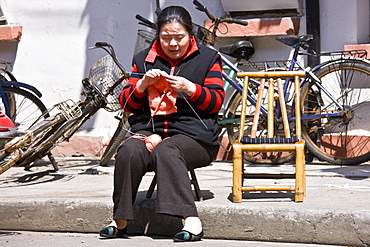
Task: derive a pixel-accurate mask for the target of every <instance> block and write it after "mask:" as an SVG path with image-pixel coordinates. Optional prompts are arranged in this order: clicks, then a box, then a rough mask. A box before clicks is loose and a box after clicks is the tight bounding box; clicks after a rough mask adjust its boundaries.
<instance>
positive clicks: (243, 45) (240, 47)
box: [219, 40, 254, 60]
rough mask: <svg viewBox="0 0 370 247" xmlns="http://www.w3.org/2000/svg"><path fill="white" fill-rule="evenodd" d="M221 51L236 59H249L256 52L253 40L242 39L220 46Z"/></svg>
mask: <svg viewBox="0 0 370 247" xmlns="http://www.w3.org/2000/svg"><path fill="white" fill-rule="evenodd" d="M219 51H220V52H222V53H224V54H226V55H229V56H232V57H235V58H236V59H242V58H244V59H246V60H248V59H249V58H250V57H251V56H252V55H253V54H254V47H253V44H252V43H251V42H249V41H247V40H240V41H238V42H236V43H234V44H232V45H227V46H222V47H220V48H219Z"/></svg>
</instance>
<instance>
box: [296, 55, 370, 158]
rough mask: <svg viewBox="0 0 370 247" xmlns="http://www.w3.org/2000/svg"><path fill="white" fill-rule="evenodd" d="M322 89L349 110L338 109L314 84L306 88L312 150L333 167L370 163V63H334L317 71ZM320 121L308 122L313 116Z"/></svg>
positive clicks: (306, 130) (305, 125)
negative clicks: (317, 115)
mask: <svg viewBox="0 0 370 247" xmlns="http://www.w3.org/2000/svg"><path fill="white" fill-rule="evenodd" d="M315 75H316V76H317V77H318V78H320V79H321V81H322V86H323V87H324V88H325V89H326V90H327V91H328V92H329V93H330V94H331V95H332V96H333V97H334V98H335V99H336V100H337V101H338V102H339V103H340V105H341V106H342V107H344V108H345V109H346V110H345V111H342V114H343V115H342V116H339V117H334V116H329V114H331V113H335V112H338V110H337V109H338V107H337V106H336V105H335V104H334V103H333V101H332V100H330V99H329V98H328V96H327V95H326V94H325V93H324V92H322V91H321V90H320V89H319V88H318V87H317V86H316V85H315V83H314V82H312V81H309V82H307V83H305V84H304V85H303V87H302V92H303V93H302V98H301V107H302V117H303V120H302V136H303V138H304V139H305V141H306V145H307V147H308V148H309V150H310V151H311V152H312V153H313V154H314V155H315V156H316V157H317V158H318V159H319V160H324V161H327V162H330V163H333V164H340V165H357V164H361V163H363V162H367V161H368V160H370V147H368V143H369V141H370V125H369V122H370V114H369V112H370V91H369V90H370V64H369V63H367V62H362V61H360V60H354V59H342V60H339V61H334V62H330V63H328V64H327V65H325V66H323V67H321V68H320V69H318V70H317V71H315ZM316 114H322V116H321V117H320V118H316V119H310V120H304V117H307V116H310V115H316Z"/></svg>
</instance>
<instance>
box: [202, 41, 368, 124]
mask: <svg viewBox="0 0 370 247" xmlns="http://www.w3.org/2000/svg"><path fill="white" fill-rule="evenodd" d="M207 46H208V47H209V48H211V49H213V50H216V49H215V48H214V47H213V46H212V45H210V44H208V45H207ZM219 55H220V56H221V59H222V62H223V63H225V64H226V66H227V68H228V69H229V70H231V71H232V72H234V73H238V72H240V71H241V70H240V69H238V68H237V67H236V66H235V65H234V64H233V63H232V62H231V61H229V60H228V59H227V58H226V57H225V56H224V55H223V54H222V53H219ZM299 55H300V51H299V47H297V48H294V52H293V55H292V60H291V64H290V66H289V68H288V70H289V71H293V70H294V68H295V66H298V67H299V68H300V69H302V70H305V71H306V73H307V76H306V78H305V79H304V80H303V81H302V82H301V85H303V84H304V83H306V82H307V80H309V79H311V80H312V81H313V82H314V83H315V85H316V86H317V87H318V88H319V89H320V90H321V92H322V93H323V94H325V95H326V96H327V97H329V98H330V100H331V101H332V102H333V103H334V104H335V105H336V106H337V109H338V111H337V112H330V113H326V114H316V115H309V116H301V119H302V120H313V119H318V118H322V117H324V116H329V117H341V116H342V113H341V111H343V110H344V108H343V106H342V105H341V104H340V103H339V102H338V101H337V99H335V98H334V97H333V96H332V95H331V93H330V92H328V91H327V90H326V89H325V88H324V87H323V86H322V85H321V81H320V80H319V79H318V78H317V77H316V76H315V75H314V72H315V71H316V70H318V69H320V68H321V67H323V66H325V65H327V64H328V63H333V62H335V61H340V60H342V59H344V58H336V59H331V60H329V61H326V62H323V63H321V64H319V65H317V66H315V67H314V68H313V69H312V70H311V69H310V68H305V67H304V66H303V65H302V64H301V63H300V62H299V61H298V57H299ZM351 59H356V60H360V61H363V59H361V58H353V57H352V58H351ZM222 76H223V78H224V79H225V80H226V81H227V83H229V84H230V85H231V86H232V87H233V88H234V89H235V90H237V91H238V92H239V93H240V94H241V93H242V86H241V85H240V84H239V83H238V82H237V81H235V80H234V79H233V78H231V77H230V76H229V75H228V74H227V73H226V72H224V71H223V72H222ZM249 82H250V83H252V84H254V85H257V86H258V85H259V84H260V83H259V81H257V80H255V79H253V78H250V79H249ZM290 86H291V80H290V79H286V80H285V83H284V85H283V93H284V95H285V96H287V95H288V94H287V92H288V89H289V87H290ZM247 100H248V101H249V102H250V103H251V104H252V105H254V106H255V105H256V100H255V99H254V98H253V97H252V96H250V95H249V94H248V98H247ZM293 104H294V102H293ZM293 109H294V108H293ZM261 113H262V114H264V115H266V116H267V109H266V108H265V107H263V106H261ZM292 115H294V112H292ZM275 117H276V118H277V119H279V117H280V108H279V107H277V112H276V113H275ZM288 120H289V121H295V117H290V118H288ZM236 121H239V119H223V120H220V121H219V123H220V124H226V123H232V122H236Z"/></svg>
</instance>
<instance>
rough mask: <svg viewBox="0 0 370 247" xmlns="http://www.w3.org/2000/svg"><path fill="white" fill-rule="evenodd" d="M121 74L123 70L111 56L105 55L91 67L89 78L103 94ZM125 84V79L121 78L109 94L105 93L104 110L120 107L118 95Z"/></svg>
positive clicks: (118, 108) (114, 109) (113, 109)
mask: <svg viewBox="0 0 370 247" xmlns="http://www.w3.org/2000/svg"><path fill="white" fill-rule="evenodd" d="M122 76H124V74H123V72H122V71H121V70H120V68H119V67H118V66H117V65H116V63H115V62H114V61H113V59H112V57H111V56H110V55H107V56H105V57H103V58H101V59H100V60H98V61H97V62H96V63H95V64H94V65H93V66H92V67H91V69H90V73H89V80H90V81H91V83H92V84H93V85H95V86H96V87H97V88H99V89H100V90H101V92H102V94H103V95H106V94H107V93H108V91H109V89H110V87H111V86H113V84H114V83H115V82H116V81H117V80H118V79H119V78H121V77H122ZM126 84H127V79H125V80H123V81H122V83H120V84H119V85H118V86H117V87H115V88H114V90H113V92H112V93H111V94H108V95H106V102H107V105H106V106H105V108H104V109H105V110H107V111H118V110H120V109H121V105H120V103H119V95H120V93H121V91H122V89H123V87H124V86H125V85H126Z"/></svg>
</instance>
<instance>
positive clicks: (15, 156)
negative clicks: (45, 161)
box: [0, 115, 65, 174]
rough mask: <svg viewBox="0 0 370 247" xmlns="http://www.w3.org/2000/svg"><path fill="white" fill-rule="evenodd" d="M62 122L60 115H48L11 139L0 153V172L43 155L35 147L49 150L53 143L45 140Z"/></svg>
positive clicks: (63, 120) (63, 119) (62, 118)
mask: <svg viewBox="0 0 370 247" xmlns="http://www.w3.org/2000/svg"><path fill="white" fill-rule="evenodd" d="M63 122H65V118H64V117H62V116H61V115H55V116H52V117H49V118H47V119H45V120H43V121H41V122H38V123H37V124H36V125H34V126H32V128H31V129H30V130H29V131H28V132H27V133H25V134H24V135H22V136H19V137H16V138H14V139H13V140H11V141H10V142H9V143H8V144H7V146H6V147H5V148H4V152H3V153H2V154H1V155H0V174H2V173H3V172H5V171H6V170H8V169H9V168H10V167H12V166H14V165H20V164H22V163H23V164H24V163H26V164H29V163H31V162H33V161H35V160H36V159H40V158H42V157H43V156H41V155H40V150H37V148H39V147H41V148H42V151H45V150H50V149H51V148H52V147H53V145H47V144H48V143H46V140H47V139H48V138H49V137H50V136H52V135H53V134H54V133H55V132H56V130H57V129H58V128H59V127H60V126H61V125H62V124H63ZM30 157H31V159H30Z"/></svg>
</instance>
